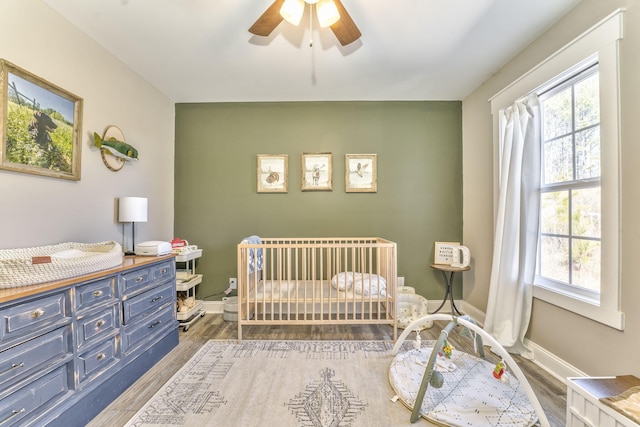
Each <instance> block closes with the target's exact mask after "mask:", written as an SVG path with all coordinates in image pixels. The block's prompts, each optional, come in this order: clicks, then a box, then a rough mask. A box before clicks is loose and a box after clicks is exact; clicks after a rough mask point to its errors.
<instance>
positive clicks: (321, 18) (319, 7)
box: [316, 0, 340, 28]
mask: <svg viewBox="0 0 640 427" xmlns="http://www.w3.org/2000/svg"><path fill="white" fill-rule="evenodd" d="M316 13H317V14H318V22H320V26H321V27H322V28H325V27H329V26H331V25H333V24H335V23H336V22H338V20H339V19H340V13H339V12H338V8H337V7H336V4H335V3H334V2H333V0H319V1H318V3H316Z"/></svg>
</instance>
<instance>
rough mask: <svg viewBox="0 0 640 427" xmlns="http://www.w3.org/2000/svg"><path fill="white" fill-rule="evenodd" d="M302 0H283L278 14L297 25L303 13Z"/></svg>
mask: <svg viewBox="0 0 640 427" xmlns="http://www.w3.org/2000/svg"><path fill="white" fill-rule="evenodd" d="M304 5H305V2H304V0H285V2H284V3H283V4H282V7H281V8H280V15H281V16H282V17H283V18H284V19H285V20H286V21H287V22H289V23H291V24H293V25H298V24H299V23H300V20H301V19H302V15H303V14H304Z"/></svg>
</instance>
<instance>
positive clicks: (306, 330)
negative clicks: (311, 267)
mask: <svg viewBox="0 0 640 427" xmlns="http://www.w3.org/2000/svg"><path fill="white" fill-rule="evenodd" d="M444 326H445V322H436V323H435V325H434V327H433V328H431V329H425V330H423V331H422V332H421V334H420V335H421V337H422V338H423V339H425V340H432V339H437V337H438V335H439V334H440V331H441V330H442V328H443V327H444ZM460 329H461V328H455V329H454V331H452V333H451V334H450V335H449V340H450V342H451V344H452V345H453V346H454V347H457V348H459V349H461V350H465V351H470V352H473V348H472V344H471V342H470V340H469V339H467V338H461V337H460V335H459V330H460ZM400 332H401V330H400ZM392 333H393V330H392V329H391V328H390V327H388V326H377V325H361V326H360V325H359V326H338V325H326V326H316V325H311V326H277V325H276V326H252V327H243V330H242V335H243V339H246V340H251V339H274V340H275V339H282V340H284V339H288V340H308V339H317V340H341V339H344V340H381V339H382V340H391V339H392ZM236 338H237V327H236V323H234V322H225V321H224V320H223V316H222V314H207V315H205V316H204V317H203V318H201V319H199V320H198V321H197V322H195V323H194V324H193V325H192V326H191V327H190V328H189V330H188V331H187V332H183V331H182V329H181V330H180V344H179V345H178V346H177V347H176V348H175V349H174V350H172V351H171V353H169V354H168V355H167V356H166V357H164V358H163V359H162V360H161V361H160V362H159V363H158V364H157V365H156V366H154V367H153V368H152V369H150V370H149V371H148V372H147V373H146V374H145V375H144V376H143V377H141V378H140V379H139V380H138V381H137V382H136V383H135V384H133V385H132V386H131V387H129V389H128V390H127V391H125V392H124V393H123V394H122V395H120V397H119V398H118V399H116V400H115V401H114V402H113V403H112V404H111V405H109V406H108V407H107V408H106V409H105V410H104V411H102V412H101V413H100V414H99V415H98V416H96V417H95V418H94V419H93V420H92V421H91V422H90V423H89V424H88V427H106V426H109V427H118V426H123V425H124V424H126V423H127V421H128V420H129V419H130V418H131V417H133V415H134V414H135V413H136V412H137V411H138V409H140V408H141V407H142V406H143V405H144V404H145V402H147V401H148V400H149V399H150V398H151V397H152V396H153V395H154V394H155V393H156V392H157V391H158V390H159V389H160V387H162V385H163V384H164V383H165V382H166V381H167V380H169V379H170V378H171V377H172V376H173V374H175V373H176V372H177V371H178V370H179V369H180V368H181V367H182V365H183V364H184V363H185V362H186V361H188V360H189V359H190V358H191V356H192V355H193V354H194V353H195V352H196V351H198V349H199V348H200V347H201V346H202V344H203V343H205V342H206V341H208V340H210V339H230V340H234V339H236ZM486 356H487V359H488V360H490V361H492V362H493V361H497V360H496V358H495V356H494V355H493V354H491V352H490V351H488V349H487V351H486ZM514 359H515V360H516V361H517V362H518V364H519V366H520V368H521V369H522V371H523V372H524V374H525V375H526V377H527V379H528V380H529V383H530V384H531V387H532V388H533V390H534V392H535V393H536V396H537V397H538V400H539V401H540V404H541V405H542V407H543V409H544V410H545V413H546V415H547V418H548V419H549V423H550V424H551V426H552V427H562V426H564V425H565V418H566V415H565V407H566V400H567V399H566V398H567V396H566V386H565V385H564V383H562V382H561V381H558V380H557V379H555V378H554V377H552V376H551V375H549V374H548V373H546V372H545V371H544V370H543V369H541V368H539V367H538V366H537V365H536V364H535V363H533V362H531V361H529V360H525V359H522V358H519V357H517V356H514ZM229 427H235V426H229ZM385 427H387V426H385Z"/></svg>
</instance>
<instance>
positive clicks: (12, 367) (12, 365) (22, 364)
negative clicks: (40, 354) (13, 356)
mask: <svg viewBox="0 0 640 427" xmlns="http://www.w3.org/2000/svg"><path fill="white" fill-rule="evenodd" d="M23 366H24V363H19V364H17V365H16V364H15V363H12V364H11V367H10V368H9V369H5V370H4V371H3V372H0V374H4V373H5V372H9V371H11V370H12V369H16V368H22V367H23Z"/></svg>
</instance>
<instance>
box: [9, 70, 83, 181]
mask: <svg viewBox="0 0 640 427" xmlns="http://www.w3.org/2000/svg"><path fill="white" fill-rule="evenodd" d="M82 102H83V101H82V98H79V97H78V96H76V95H74V94H72V93H70V92H68V91H66V90H64V89H62V88H60V87H58V86H56V85H54V84H52V83H50V82H48V81H46V80H43V79H41V78H40V77H38V76H36V75H34V74H32V73H30V72H28V71H26V70H23V69H22V68H20V67H18V66H16V65H14V64H12V63H10V62H8V61H6V60H4V59H0V169H4V170H9V171H14V172H22V173H29V174H34V175H44V176H49V177H53V178H62V179H68V180H73V181H79V180H80V165H81V150H82V145H81V141H80V137H81V135H82Z"/></svg>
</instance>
